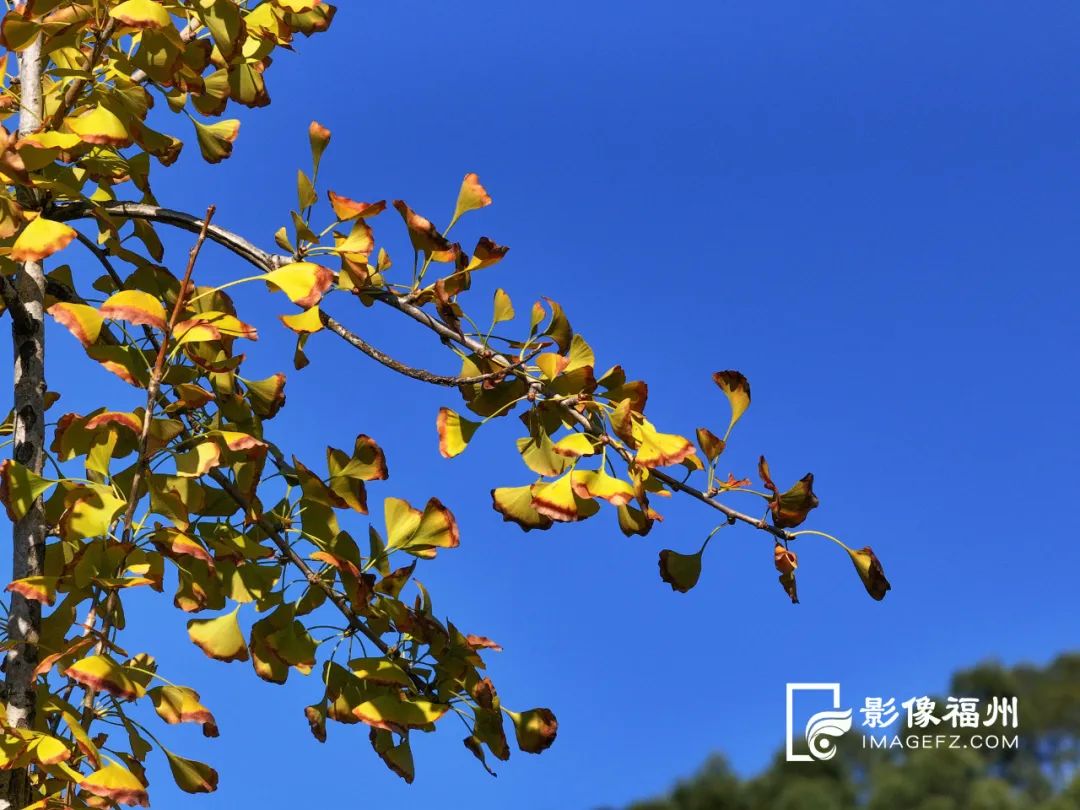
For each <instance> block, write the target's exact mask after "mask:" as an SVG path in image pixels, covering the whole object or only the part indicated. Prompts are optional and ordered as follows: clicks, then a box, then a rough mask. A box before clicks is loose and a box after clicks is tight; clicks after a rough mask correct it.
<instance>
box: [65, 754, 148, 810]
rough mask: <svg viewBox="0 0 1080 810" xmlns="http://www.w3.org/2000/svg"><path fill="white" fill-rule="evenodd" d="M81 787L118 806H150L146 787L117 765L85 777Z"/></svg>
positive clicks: (107, 766)
mask: <svg viewBox="0 0 1080 810" xmlns="http://www.w3.org/2000/svg"><path fill="white" fill-rule="evenodd" d="M79 787H81V788H82V789H83V790H85V791H87V792H88V793H93V794H94V795H95V796H100V797H101V798H103V799H108V800H109V801H112V802H116V803H117V804H126V805H128V806H129V807H135V806H138V807H149V806H150V797H149V796H147V794H146V785H144V784H143V783H142V782H140V781H139V779H138V777H136V776H135V774H133V773H132V772H131V771H129V770H128V769H127V768H125V767H123V766H122V765H117V764H115V763H114V764H112V765H106V766H105V767H104V768H101V769H100V770H97V771H94V772H93V773H91V774H89V775H88V776H86V777H84V778H83V779H82V780H81V781H80V782H79Z"/></svg>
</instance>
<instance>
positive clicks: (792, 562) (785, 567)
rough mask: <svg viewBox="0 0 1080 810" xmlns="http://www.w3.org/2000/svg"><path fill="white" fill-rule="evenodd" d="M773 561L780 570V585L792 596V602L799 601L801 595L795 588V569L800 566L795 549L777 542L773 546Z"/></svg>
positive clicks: (794, 603)
mask: <svg viewBox="0 0 1080 810" xmlns="http://www.w3.org/2000/svg"><path fill="white" fill-rule="evenodd" d="M773 562H774V564H775V565H776V570H777V571H779V572H780V585H781V586H782V587H783V588H784V592H785V593H787V595H788V596H789V597H791V603H792V604H793V605H797V604H798V603H799V595H798V592H797V591H796V588H795V570H796V569H797V568H798V567H799V558H798V557H797V556H796V554H795V552H794V551H790V550H788V549H786V548H784V547H783V546H782V545H781V544H780V543H777V544H776V546H775V547H774V548H773Z"/></svg>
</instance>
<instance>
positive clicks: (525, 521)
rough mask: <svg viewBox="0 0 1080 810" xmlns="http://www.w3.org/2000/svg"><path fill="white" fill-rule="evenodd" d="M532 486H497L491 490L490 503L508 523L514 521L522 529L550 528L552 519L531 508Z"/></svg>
mask: <svg viewBox="0 0 1080 810" xmlns="http://www.w3.org/2000/svg"><path fill="white" fill-rule="evenodd" d="M533 490H534V486H529V485H526V486H523V487H499V488H498V489H493V490H491V504H492V506H493V507H494V509H495V511H496V512H498V513H499V514H500V515H502V516H503V520H505V521H507V522H508V523H516V524H517V525H518V526H520V527H521V528H522V529H523V530H524V531H527V532H528V531H532V530H533V529H541V530H544V529H550V528H551V525H552V522H553V521H552V520H551V518H549V517H548V516H547V515H542V514H540V513H539V512H537V511H536V509H534V508H533Z"/></svg>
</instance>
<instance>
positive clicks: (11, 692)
mask: <svg viewBox="0 0 1080 810" xmlns="http://www.w3.org/2000/svg"><path fill="white" fill-rule="evenodd" d="M19 77H20V80H21V88H22V104H21V109H20V114H19V134H20V135H25V134H28V133H30V132H33V131H34V130H36V129H38V127H39V126H40V125H41V116H42V97H41V40H40V39H38V40H37V41H35V42H34V43H33V44H31V45H30V46H29V47H27V48H26V49H25V50H24V51H23V52H22V53H20V54H19ZM26 202H27V203H29V204H30V205H31V206H33V204H34V202H35V201H34V200H27V201H26ZM9 289H10V288H9ZM13 292H14V298H15V299H16V300H15V304H16V305H15V307H14V308H11V313H10V314H11V338H12V344H13V348H14V351H15V375H14V378H15V432H14V443H13V457H14V459H15V460H16V461H17V462H18V463H19V464H22V465H23V466H24V467H27V468H28V469H31V470H33V471H34V472H36V473H39V474H40V473H41V472H42V467H43V462H44V445H45V312H44V310H45V272H44V268H43V266H42V264H41V262H23V263H21V264H20V266H19V270H18V272H17V273H16V274H15V279H14V284H13ZM12 544H13V549H12V550H13V558H12V577H13V578H14V579H21V578H23V577H29V576H37V575H40V574H41V573H42V571H43V565H44V556H45V555H44V552H45V519H44V515H43V513H42V508H41V500H40V499H38V500H37V501H35V503H34V504H33V506H32V507H31V508H30V510H29V512H27V514H26V516H25V517H23V518H22V519H21V520H18V521H16V522H15V524H14V526H13V528H12ZM40 633H41V605H40V604H39V603H37V602H34V601H31V600H28V599H26V598H25V597H23V596H21V595H19V594H17V593H13V594H12V595H11V607H10V611H9V613H8V637H9V639H10V640H11V641H12V642H13V646H12V648H11V649H10V650H9V651H8V654H7V658H6V660H5V662H4V669H5V675H6V679H5V684H4V697H5V702H6V704H7V711H6V714H7V725H8V726H9V727H14V728H29V727H32V726H33V723H34V708H35V695H34V669H35V667H36V666H37V663H38V650H37V644H38V641H39V636H40ZM31 801H32V797H31V786H30V782H29V772H28V771H27V769H25V768H23V769H15V770H11V771H6V772H3V773H2V774H0V810H19V808H23V807H26V806H27V805H28V804H30V803H31Z"/></svg>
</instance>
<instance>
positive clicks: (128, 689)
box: [64, 655, 146, 700]
mask: <svg viewBox="0 0 1080 810" xmlns="http://www.w3.org/2000/svg"><path fill="white" fill-rule="evenodd" d="M64 677H65V678H71V680H73V681H77V682H78V683H81V684H82V685H83V686H87V687H89V688H90V689H93V690H94V691H96V692H108V693H109V694H110V695H112V696H113V697H116V698H122V699H124V700H137V699H138V698H140V697H142V696H143V695H144V694H146V690H145V689H144V688H143V686H142V684H140V683H139V682H138V681H137V680H136V679H135V678H133V677H131V675H130V674H129V673H128V672H127V671H126V669H125V668H124V667H123V666H122V665H120V664H118V663H117V662H116V661H114V660H113V659H111V658H109V657H108V656H107V655H92V656H90V657H89V658H83V659H82V660H80V661H76V662H75V663H74V664H72V665H71V666H70V667H68V668H67V669H66V670H64Z"/></svg>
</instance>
